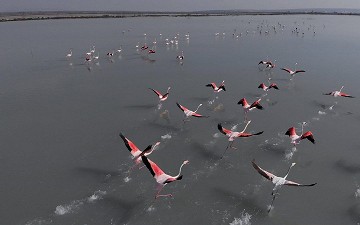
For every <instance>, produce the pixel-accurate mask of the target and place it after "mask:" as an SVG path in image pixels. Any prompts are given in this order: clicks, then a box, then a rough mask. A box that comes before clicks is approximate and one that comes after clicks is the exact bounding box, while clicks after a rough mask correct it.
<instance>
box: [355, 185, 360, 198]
mask: <svg viewBox="0 0 360 225" xmlns="http://www.w3.org/2000/svg"><path fill="white" fill-rule="evenodd" d="M355 198H360V187H359V188H358V189H356V191H355Z"/></svg>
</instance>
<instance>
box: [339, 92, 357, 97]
mask: <svg viewBox="0 0 360 225" xmlns="http://www.w3.org/2000/svg"><path fill="white" fill-rule="evenodd" d="M339 95H340V96H341V97H347V98H355V97H354V96H351V95H348V94H345V93H344V92H340V94H339Z"/></svg>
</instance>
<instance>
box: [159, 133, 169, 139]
mask: <svg viewBox="0 0 360 225" xmlns="http://www.w3.org/2000/svg"><path fill="white" fill-rule="evenodd" d="M161 139H171V135H170V134H165V135H163V136H161Z"/></svg>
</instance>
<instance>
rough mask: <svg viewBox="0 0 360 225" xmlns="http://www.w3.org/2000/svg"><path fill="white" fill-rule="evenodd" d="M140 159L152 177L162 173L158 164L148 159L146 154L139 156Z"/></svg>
mask: <svg viewBox="0 0 360 225" xmlns="http://www.w3.org/2000/svg"><path fill="white" fill-rule="evenodd" d="M141 159H142V161H143V162H144V164H145V166H146V167H147V168H148V169H149V171H150V173H151V174H152V175H153V177H155V176H160V175H162V174H164V171H162V170H161V169H160V167H158V165H156V164H155V163H154V162H153V161H151V160H150V159H148V158H147V157H146V156H141Z"/></svg>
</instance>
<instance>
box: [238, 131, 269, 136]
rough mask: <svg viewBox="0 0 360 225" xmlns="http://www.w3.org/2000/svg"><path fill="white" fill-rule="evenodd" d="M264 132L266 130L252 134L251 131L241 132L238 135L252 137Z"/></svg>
mask: <svg viewBox="0 0 360 225" xmlns="http://www.w3.org/2000/svg"><path fill="white" fill-rule="evenodd" d="M262 133H264V131H260V132H258V133H255V134H250V133H239V135H238V137H251V136H254V135H260V134H262Z"/></svg>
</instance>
